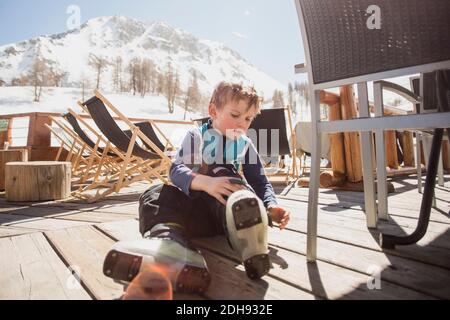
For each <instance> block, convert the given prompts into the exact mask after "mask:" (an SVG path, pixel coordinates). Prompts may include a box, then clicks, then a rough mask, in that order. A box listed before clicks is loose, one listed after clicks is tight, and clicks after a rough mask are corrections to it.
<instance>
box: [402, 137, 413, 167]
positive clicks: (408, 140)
mask: <svg viewBox="0 0 450 320" xmlns="http://www.w3.org/2000/svg"><path fill="white" fill-rule="evenodd" d="M401 136H402V138H401V140H400V141H401V145H402V150H403V165H404V166H405V167H414V166H415V161H414V142H413V133H412V132H411V131H403V132H402V133H401Z"/></svg>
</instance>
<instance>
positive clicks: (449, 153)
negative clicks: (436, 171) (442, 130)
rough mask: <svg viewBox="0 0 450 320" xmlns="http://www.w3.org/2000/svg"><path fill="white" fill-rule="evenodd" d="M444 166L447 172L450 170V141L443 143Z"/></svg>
mask: <svg viewBox="0 0 450 320" xmlns="http://www.w3.org/2000/svg"><path fill="white" fill-rule="evenodd" d="M449 138H450V137H449ZM442 164H443V165H444V169H445V170H450V143H449V141H448V140H444V141H442Z"/></svg>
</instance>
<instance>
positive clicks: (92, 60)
mask: <svg viewBox="0 0 450 320" xmlns="http://www.w3.org/2000/svg"><path fill="white" fill-rule="evenodd" d="M89 65H90V66H91V67H92V68H93V69H94V70H95V72H96V74H97V82H96V86H95V87H96V89H100V80H101V76H102V73H103V72H104V71H105V70H106V69H107V68H108V65H109V62H108V61H107V60H106V59H105V58H104V57H101V56H96V55H95V54H92V53H91V54H89Z"/></svg>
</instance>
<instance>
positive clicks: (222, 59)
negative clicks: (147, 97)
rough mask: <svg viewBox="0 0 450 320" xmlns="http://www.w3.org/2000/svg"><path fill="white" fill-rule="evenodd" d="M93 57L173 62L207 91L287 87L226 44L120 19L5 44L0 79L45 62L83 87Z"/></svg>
mask: <svg viewBox="0 0 450 320" xmlns="http://www.w3.org/2000/svg"><path fill="white" fill-rule="evenodd" d="M90 54H95V55H96V56H102V57H105V58H106V59H107V60H108V61H109V62H111V63H112V62H113V61H114V60H115V59H116V58H117V57H121V58H122V60H123V66H124V68H125V66H126V65H127V64H128V62H129V61H130V60H131V59H133V58H135V57H137V58H147V59H150V60H151V61H152V62H153V63H154V65H155V66H156V68H157V70H159V71H160V72H164V71H165V70H166V67H167V63H168V62H171V64H172V66H173V68H174V69H176V70H178V72H179V75H180V82H181V86H182V88H184V87H186V85H187V83H188V82H189V79H190V73H191V70H194V69H195V70H196V71H197V74H198V82H199V86H200V89H201V90H202V91H203V92H204V93H206V92H211V91H212V89H213V88H214V86H215V85H216V84H217V83H218V82H220V81H222V80H226V81H237V82H243V83H244V84H249V85H254V86H255V87H256V89H257V90H259V91H261V92H263V94H264V96H265V97H266V98H270V97H271V96H272V93H273V90H275V89H284V85H283V84H281V83H280V82H278V81H276V80H274V79H273V78H271V77H270V76H268V75H267V74H265V73H264V72H262V71H260V70H258V69H257V68H256V67H255V66H253V65H252V64H251V63H249V62H248V61H246V60H245V59H244V58H242V57H241V56H240V55H239V54H238V53H237V52H235V51H233V50H231V49H230V48H228V47H226V46H225V45H223V44H221V43H218V42H214V41H210V40H205V39H199V38H196V37H195V36H193V35H191V34H189V33H188V32H186V31H183V30H181V29H177V28H173V27H171V26H169V25H168V24H166V23H164V22H152V23H145V22H141V21H138V20H135V19H131V18H126V17H121V16H113V17H99V18H94V19H91V20H89V21H87V22H86V23H85V24H83V25H82V26H81V27H80V28H79V29H75V30H72V31H68V32H65V33H60V34H56V35H50V36H40V37H37V38H33V39H30V40H27V41H22V42H19V43H15V44H8V45H3V46H0V79H2V80H3V81H5V82H6V83H7V84H8V83H10V82H11V80H12V79H13V78H19V77H20V76H21V75H25V74H26V73H28V72H29V71H30V69H31V66H32V64H33V62H34V61H35V59H36V58H40V59H45V60H47V61H49V62H50V64H51V66H52V68H54V69H55V70H57V71H59V72H67V75H66V77H65V78H64V79H63V82H62V86H73V87H79V86H80V81H81V79H82V77H87V78H90V79H92V82H94V83H95V71H94V70H93V68H92V67H89V65H88V60H89V55H90ZM112 69H113V68H112V67H109V69H108V70H107V71H106V72H105V73H104V75H103V77H102V78H103V79H104V80H102V84H101V86H102V88H103V89H110V88H111V86H112V83H111V79H112V76H111V75H112Z"/></svg>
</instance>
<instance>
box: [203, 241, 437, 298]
mask: <svg viewBox="0 0 450 320" xmlns="http://www.w3.org/2000/svg"><path fill="white" fill-rule="evenodd" d="M195 243H196V244H197V245H200V246H202V247H204V248H207V249H208V250H211V251H212V252H220V253H221V254H223V255H226V256H229V257H230V258H232V259H236V257H235V255H234V253H233V252H232V251H231V249H230V248H229V246H228V245H227V244H226V241H225V239H224V238H223V237H214V238H208V239H202V240H200V241H196V242H195ZM269 254H270V257H271V260H272V265H273V269H271V271H270V275H272V276H275V277H277V278H279V279H283V280H284V281H286V282H288V283H291V284H292V285H295V286H297V287H299V288H302V289H303V290H306V291H308V292H312V293H313V294H314V295H315V296H318V297H320V298H325V299H389V300H391V299H432V297H429V296H427V295H424V294H421V293H418V292H416V291H414V290H410V289H407V288H404V287H401V286H398V285H395V284H392V283H390V282H388V281H382V283H381V290H371V289H369V287H368V285H367V283H368V282H371V280H372V279H371V276H367V275H364V274H361V273H359V272H355V271H352V270H349V269H346V268H342V267H339V266H336V265H334V264H330V263H327V262H323V261H320V260H318V261H317V262H316V263H314V264H310V263H308V262H307V261H306V257H305V256H304V255H301V254H298V253H294V252H291V251H288V250H284V249H282V248H273V247H272V248H270V253H269Z"/></svg>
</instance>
